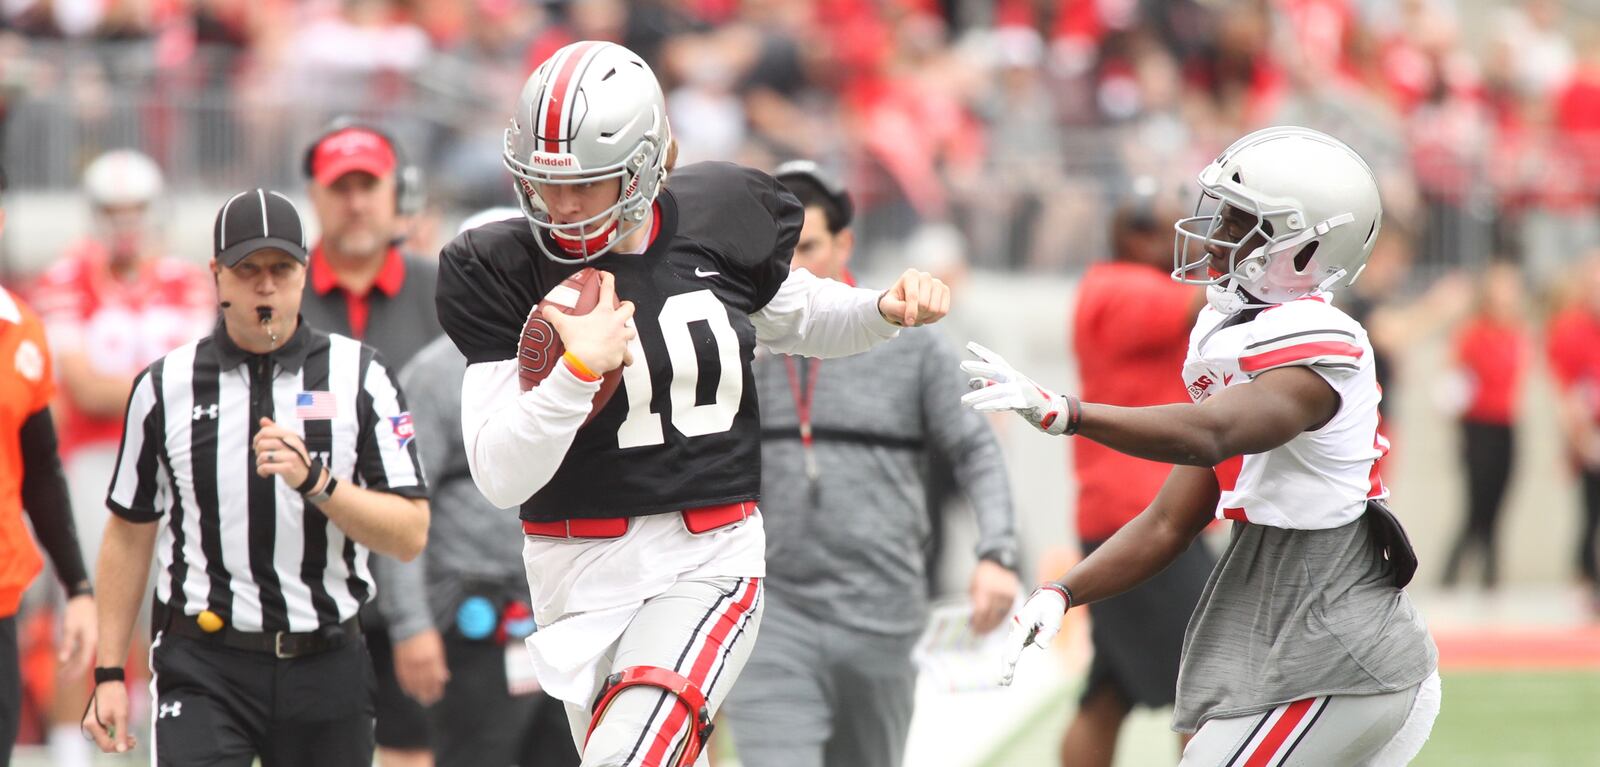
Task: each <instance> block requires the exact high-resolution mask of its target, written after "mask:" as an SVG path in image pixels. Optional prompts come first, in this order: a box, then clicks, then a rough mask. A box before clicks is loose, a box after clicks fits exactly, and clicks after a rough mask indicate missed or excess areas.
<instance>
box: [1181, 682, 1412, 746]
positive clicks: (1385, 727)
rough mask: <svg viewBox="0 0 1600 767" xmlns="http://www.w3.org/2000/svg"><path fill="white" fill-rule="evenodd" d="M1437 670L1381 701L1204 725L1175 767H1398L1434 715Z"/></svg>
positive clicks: (1346, 699) (1360, 698)
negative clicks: (1250, 766)
mask: <svg viewBox="0 0 1600 767" xmlns="http://www.w3.org/2000/svg"><path fill="white" fill-rule="evenodd" d="M1439 700H1440V694H1439V672H1437V671H1435V672H1433V674H1431V675H1430V676H1429V677H1428V678H1427V679H1425V680H1423V681H1422V683H1421V684H1419V685H1417V686H1416V687H1412V688H1410V689H1407V690H1401V691H1399V692H1391V693H1384V694H1381V695H1325V696H1321V697H1316V698H1306V699H1304V700H1297V701H1294V702H1293V703H1285V704H1284V705H1281V706H1278V707H1277V708H1274V709H1272V710H1270V711H1267V712H1265V713H1261V714H1250V715H1248V716H1235V717H1228V718H1226V719H1207V720H1206V721H1205V723H1204V724H1202V725H1200V730H1199V731H1198V732H1196V733H1195V735H1194V739H1193V740H1191V741H1189V745H1188V747H1186V748H1185V749H1184V750H1183V760H1182V761H1181V762H1179V763H1178V767H1238V766H1240V765H1245V764H1249V765H1252V766H1255V765H1260V766H1261V767H1311V766H1312V765H1317V766H1319V767H1320V766H1323V765H1329V766H1331V765H1338V766H1339V767H1347V766H1349V767H1399V766H1400V765H1405V764H1409V763H1410V762H1411V760H1412V759H1413V758H1414V757H1416V755H1417V752H1419V751H1421V750H1422V744H1423V743H1425V742H1427V740H1428V733H1429V732H1431V731H1432V730H1433V720H1434V719H1435V718H1436V717H1438V715H1439Z"/></svg>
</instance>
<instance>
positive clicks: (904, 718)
mask: <svg viewBox="0 0 1600 767" xmlns="http://www.w3.org/2000/svg"><path fill="white" fill-rule="evenodd" d="M916 640H917V635H916V634H912V635H909V636H896V635H889V636H885V635H882V634H870V633H866V632H860V631H854V630H851V629H848V628H844V627H842V626H837V625H834V624H830V623H826V622H823V621H818V620H815V619H813V618H810V617H808V616H805V615H802V614H800V613H799V612H798V611H796V610H794V609H793V608H787V607H785V605H784V604H783V601H782V599H781V598H775V597H773V598H769V600H768V606H767V613H766V615H765V616H764V617H763V618H762V624H761V642H760V643H759V644H758V645H757V646H756V649H755V653H754V654H752V655H751V656H750V663H749V665H747V666H746V667H745V670H744V675H743V676H742V677H741V678H740V680H739V686H738V687H737V688H735V689H734V691H733V694H732V695H731V696H730V697H729V698H728V705H727V707H726V708H724V709H723V712H722V720H723V721H724V722H726V723H727V726H728V727H729V728H730V729H731V730H732V731H733V739H734V744H735V745H736V746H737V748H738V753H739V763H740V764H741V765H743V767H824V766H826V767H898V765H899V764H900V760H901V758H902V756H903V755H904V754H905V744H906V734H907V733H908V732H909V731H910V729H911V709H912V702H913V701H912V698H913V693H914V692H915V690H916V680H917V675H916V670H915V668H914V667H913V666H912V664H911V649H912V647H913V646H914V645H915V644H916Z"/></svg>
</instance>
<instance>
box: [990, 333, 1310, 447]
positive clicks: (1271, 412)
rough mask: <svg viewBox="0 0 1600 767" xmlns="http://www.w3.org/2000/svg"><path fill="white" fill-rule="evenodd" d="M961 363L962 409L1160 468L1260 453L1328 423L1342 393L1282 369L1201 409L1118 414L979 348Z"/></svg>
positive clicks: (1303, 370) (1297, 370) (1302, 372)
mask: <svg viewBox="0 0 1600 767" xmlns="http://www.w3.org/2000/svg"><path fill="white" fill-rule="evenodd" d="M967 348H968V349H970V350H972V352H973V353H974V354H977V355H978V357H979V358H980V360H972V361H967V362H963V363H961V369H962V370H965V371H967V373H969V374H971V375H973V376H974V378H973V379H972V381H971V386H972V388H974V389H975V390H974V391H972V392H970V393H968V394H967V395H966V396H964V397H962V398H961V402H962V404H965V405H967V406H968V407H971V408H973V409H974V410H978V411H981V412H995V411H1001V410H1015V411H1017V413H1018V414H1019V415H1021V416H1022V417H1023V418H1024V419H1026V420H1027V421H1028V422H1029V423H1031V424H1033V425H1034V426H1035V427H1037V428H1038V429H1040V430H1041V431H1044V432H1046V433H1049V434H1076V435H1078V436H1081V437H1085V438H1088V439H1092V440H1094V441H1096V442H1099V443H1100V444H1102V445H1105V446H1106V447H1109V448H1111V449H1113V450H1116V451H1118V452H1121V453H1126V454H1128V455H1131V456H1134V457H1136V458H1144V459H1146V460H1151V461H1160V462H1162V463H1173V464H1181V465H1185V466H1206V467H1210V466H1215V465H1217V464H1219V463H1221V462H1223V461H1225V460H1227V459H1229V458H1232V457H1233V456H1236V455H1242V454H1245V453H1261V452H1265V451H1267V450H1271V449H1272V448H1275V447H1277V446H1279V445H1282V444H1284V443H1286V442H1288V441H1289V440H1291V439H1294V438H1295V436H1296V435H1298V434H1300V433H1301V432H1304V431H1307V430H1310V429H1314V428H1317V427H1318V426H1320V425H1322V424H1324V423H1327V422H1328V420H1329V419H1331V418H1333V416H1334V415H1335V414H1336V413H1337V412H1338V410H1339V394H1338V393H1337V392H1335V391H1334V389H1333V387H1332V386H1331V385H1329V384H1328V382H1327V381H1326V380H1324V379H1323V378H1322V376H1320V375H1318V374H1317V373H1316V372H1314V371H1312V370H1311V369H1310V368H1309V367H1305V366H1295V367H1284V368H1277V369H1275V370H1269V371H1267V372H1265V373H1262V374H1260V375H1258V376H1256V377H1255V378H1253V379H1251V380H1250V382H1249V383H1247V384H1244V385H1241V386H1233V387H1229V388H1226V389H1223V390H1222V391H1221V392H1218V393H1217V394H1216V395H1215V396H1213V397H1211V398H1209V399H1207V400H1206V401H1205V402H1203V403H1200V404H1185V405H1157V406H1154V407H1133V408H1130V407H1116V406H1114V405H1098V404H1093V403H1088V402H1080V401H1079V400H1078V398H1077V397H1076V396H1073V395H1070V394H1066V395H1063V394H1056V393H1055V392H1052V391H1050V390H1049V389H1046V388H1044V387H1042V386H1040V385H1038V384H1036V383H1034V382H1033V381H1032V380H1030V379H1029V378H1028V377H1027V376H1025V375H1022V374H1021V373H1019V372H1018V371H1017V370H1016V369H1015V368H1013V367H1011V366H1010V365H1009V364H1007V363H1006V361H1005V360H1004V359H1002V358H1001V357H1000V356H999V355H997V354H995V353H993V352H991V351H989V350H987V349H985V348H983V347H982V346H979V345H977V344H968V345H967Z"/></svg>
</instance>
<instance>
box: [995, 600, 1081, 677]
mask: <svg viewBox="0 0 1600 767" xmlns="http://www.w3.org/2000/svg"><path fill="white" fill-rule="evenodd" d="M1066 614H1067V598H1066V597H1064V596H1062V595H1061V592H1059V591H1056V590H1055V589H1044V588H1041V589H1035V590H1034V592H1033V594H1032V595H1030V596H1029V597H1028V601H1026V602H1024V603H1022V609H1021V610H1018V611H1017V614H1016V615H1013V616H1011V621H1012V625H1011V633H1010V634H1009V635H1007V636H1006V649H1005V654H1004V655H1002V656H1001V661H1002V664H1003V667H1002V668H1001V670H1000V684H1002V685H1008V684H1011V677H1012V675H1013V674H1015V673H1016V672H1017V659H1018V658H1020V657H1022V650H1023V648H1026V647H1027V646H1028V645H1037V646H1039V647H1049V646H1050V641H1051V640H1052V639H1055V638H1056V633H1057V632H1059V631H1061V621H1062V619H1063V618H1064V617H1066Z"/></svg>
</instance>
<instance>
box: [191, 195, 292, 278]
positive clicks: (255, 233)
mask: <svg viewBox="0 0 1600 767" xmlns="http://www.w3.org/2000/svg"><path fill="white" fill-rule="evenodd" d="M211 242H212V244H213V245H214V246H216V256H217V261H218V262H219V263H221V264H222V265H223V266H226V267H229V268H232V267H233V266H234V265H235V264H237V263H239V262H240V261H243V260H244V259H245V258H246V257H247V256H249V255H250V254H251V253H254V252H256V251H258V250H263V249H265V248H276V249H278V250H281V251H283V252H285V253H288V254H289V255H291V256H294V258H295V260H296V261H299V262H300V263H302V264H303V263H305V262H306V229H305V226H304V224H302V223H301V221H300V211H298V210H295V207H294V203H292V202H290V201H289V198H287V197H284V196H283V195H281V194H279V193H277V192H273V191H268V190H265V189H251V190H250V191H248V192H240V193H238V194H236V195H234V196H232V197H230V198H228V201H227V202H226V203H224V204H223V206H222V210H220V211H218V212H217V225H216V228H215V230H214V231H213V232H212V239H211Z"/></svg>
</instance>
